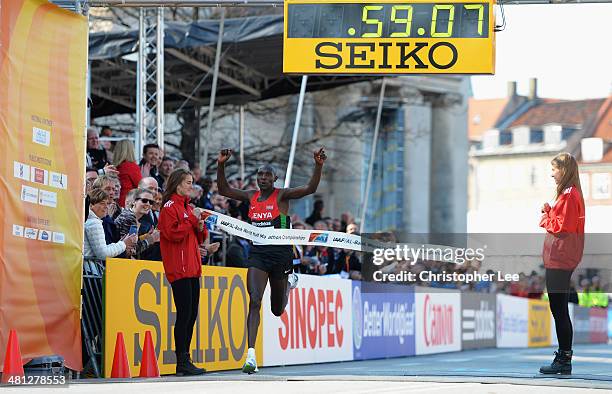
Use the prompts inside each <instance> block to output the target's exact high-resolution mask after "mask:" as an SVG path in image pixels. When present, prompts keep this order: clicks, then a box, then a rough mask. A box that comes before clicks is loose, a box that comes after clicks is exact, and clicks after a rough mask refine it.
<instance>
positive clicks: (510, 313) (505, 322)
mask: <svg viewBox="0 0 612 394" xmlns="http://www.w3.org/2000/svg"><path fill="white" fill-rule="evenodd" d="M528 302H529V300H528V299H527V298H519V297H513V296H509V295H505V294H498V295H497V347H527V343H528Z"/></svg>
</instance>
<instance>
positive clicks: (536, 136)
mask: <svg viewBox="0 0 612 394" xmlns="http://www.w3.org/2000/svg"><path fill="white" fill-rule="evenodd" d="M542 142H544V130H531V133H529V143H530V144H541V143H542Z"/></svg>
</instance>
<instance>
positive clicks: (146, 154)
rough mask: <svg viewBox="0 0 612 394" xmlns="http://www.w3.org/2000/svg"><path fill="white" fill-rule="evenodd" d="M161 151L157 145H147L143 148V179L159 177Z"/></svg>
mask: <svg viewBox="0 0 612 394" xmlns="http://www.w3.org/2000/svg"><path fill="white" fill-rule="evenodd" d="M160 159H161V151H160V149H159V145H157V144H146V145H145V146H144V147H143V148H142V160H140V171H141V174H142V176H143V177H149V176H151V177H155V176H157V166H158V165H159V163H160Z"/></svg>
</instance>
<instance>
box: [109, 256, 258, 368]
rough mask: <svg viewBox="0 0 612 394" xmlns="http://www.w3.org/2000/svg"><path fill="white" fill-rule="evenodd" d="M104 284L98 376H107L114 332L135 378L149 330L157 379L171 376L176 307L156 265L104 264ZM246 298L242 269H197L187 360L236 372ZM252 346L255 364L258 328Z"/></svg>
mask: <svg viewBox="0 0 612 394" xmlns="http://www.w3.org/2000/svg"><path fill="white" fill-rule="evenodd" d="M105 275H106V277H105V281H104V286H105V287H104V306H105V310H104V312H105V321H104V376H105V377H110V373H111V368H112V365H113V364H112V363H113V354H114V353H113V352H114V349H115V341H116V338H117V333H118V332H122V333H123V336H124V338H125V347H126V350H127V354H128V360H129V362H130V366H131V370H132V371H131V372H132V376H137V375H138V371H139V366H140V360H141V358H142V346H143V344H144V335H145V332H146V331H147V330H148V331H151V334H152V336H153V344H154V345H155V352H156V354H157V362H158V364H159V370H160V373H161V374H173V373H174V372H175V367H176V355H175V353H174V349H175V347H174V336H173V331H174V322H175V321H176V308H175V307H174V301H173V298H172V288H171V287H170V283H168V281H167V280H166V277H165V276H164V267H163V265H162V263H161V262H159V261H137V260H122V259H108V260H107V263H106V274H105ZM248 305H249V295H248V293H247V287H246V270H245V269H241V268H225V267H208V266H205V267H202V277H201V280H200V311H199V314H198V320H197V321H196V326H195V328H194V335H193V339H192V341H191V357H192V359H193V361H194V363H195V364H196V365H197V366H200V367H204V368H206V369H207V370H208V371H218V370H224V369H237V368H240V367H242V363H243V362H244V358H245V356H246V352H247V348H248V346H247V330H246V315H247V310H248ZM259 332H260V335H259V337H258V338H259V339H258V341H257V345H256V348H257V352H256V353H257V357H258V360H257V362H258V363H261V349H262V347H261V326H260V331H259Z"/></svg>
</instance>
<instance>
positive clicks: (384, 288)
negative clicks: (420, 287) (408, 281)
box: [353, 281, 415, 360]
mask: <svg viewBox="0 0 612 394" xmlns="http://www.w3.org/2000/svg"><path fill="white" fill-rule="evenodd" d="M353 346H354V350H353V353H354V359H355V360H367V359H373V358H383V357H399V356H412V355H414V354H415V304H414V291H413V287H411V286H400V285H390V284H381V283H368V282H359V281H354V282H353Z"/></svg>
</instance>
